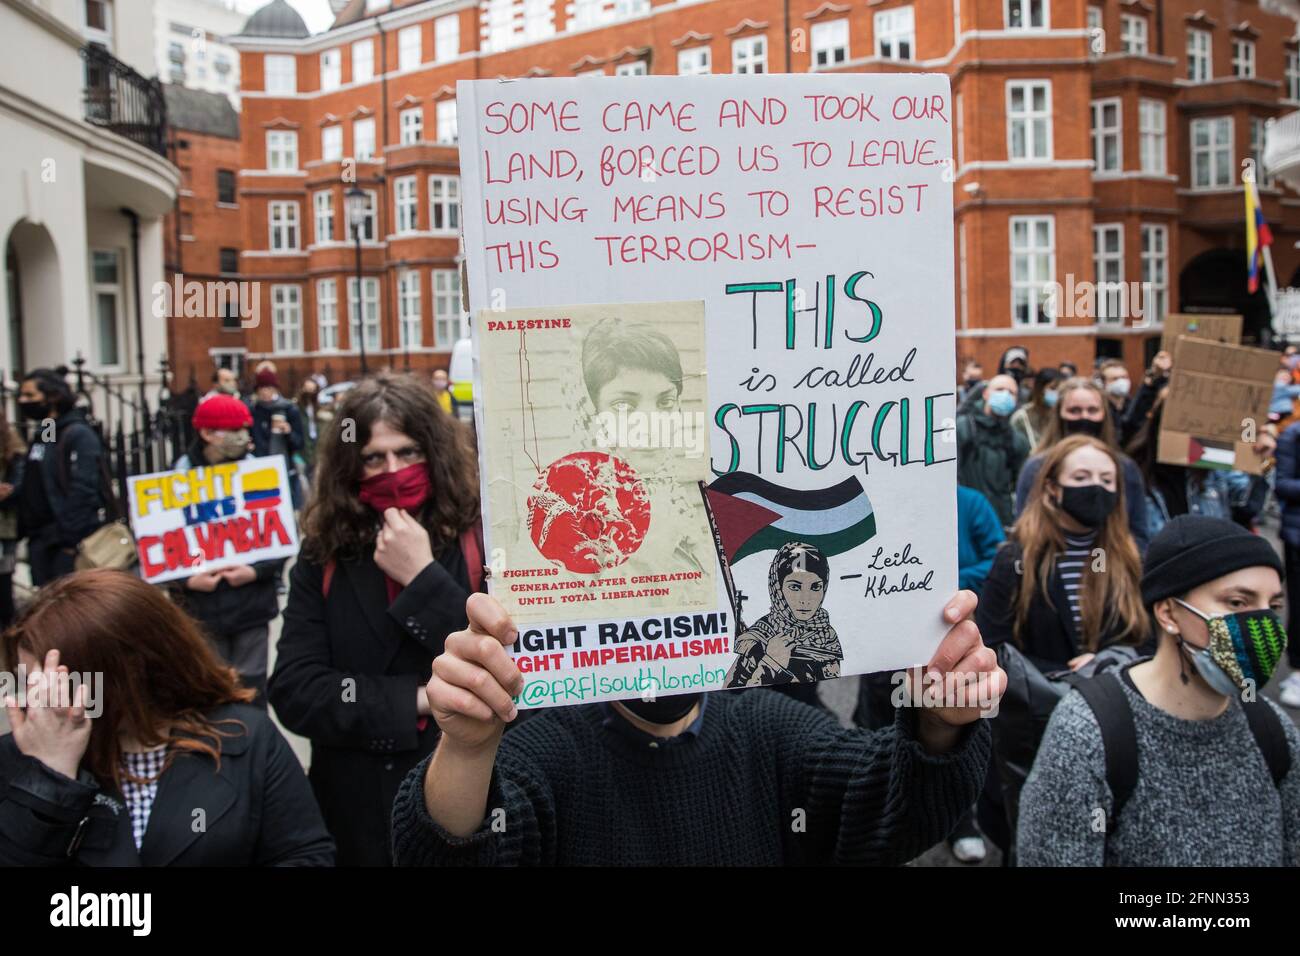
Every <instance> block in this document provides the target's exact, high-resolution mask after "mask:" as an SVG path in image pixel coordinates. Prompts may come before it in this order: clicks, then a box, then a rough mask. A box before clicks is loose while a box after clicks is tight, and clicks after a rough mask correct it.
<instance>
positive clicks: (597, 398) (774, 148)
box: [457, 74, 957, 707]
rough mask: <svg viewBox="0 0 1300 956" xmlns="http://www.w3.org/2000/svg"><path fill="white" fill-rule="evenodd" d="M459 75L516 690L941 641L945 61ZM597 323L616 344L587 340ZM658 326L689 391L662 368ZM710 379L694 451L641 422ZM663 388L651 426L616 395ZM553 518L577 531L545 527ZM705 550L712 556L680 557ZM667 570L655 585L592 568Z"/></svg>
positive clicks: (498, 542)
mask: <svg viewBox="0 0 1300 956" xmlns="http://www.w3.org/2000/svg"><path fill="white" fill-rule="evenodd" d="M457 94H458V115H459V116H460V117H461V128H460V135H461V141H460V151H461V174H462V197H463V206H464V218H463V223H464V238H465V249H466V254H467V259H468V261H467V282H468V295H469V304H470V310H471V314H472V315H473V316H474V322H473V324H474V358H475V362H474V365H475V394H476V396H479V397H480V399H481V401H480V402H479V404H478V406H477V408H476V416H477V426H478V432H479V436H480V478H481V482H482V491H483V502H484V509H485V510H484V526H485V534H486V538H487V541H486V543H487V549H488V556H489V560H490V561H491V563H492V568H493V573H492V576H491V579H490V588H491V591H492V593H493V594H494V595H496V596H497V597H498V598H499V599H501V600H503V602H505V603H507V605H508V606H513V607H514V608H515V613H517V614H519V615H520V617H519V621H518V623H519V632H520V634H519V639H518V641H517V642H516V644H515V646H514V649H513V650H514V655H515V659H516V662H517V663H518V665H519V668H520V670H521V671H522V672H523V674H524V678H525V685H524V689H523V691H522V693H521V695H520V698H519V703H520V706H522V707H536V706H550V705H562V704H576V703H582V702H589V701H593V700H601V699H616V698H628V697H643V696H647V695H664V694H673V693H682V692H689V691H697V690H715V689H719V688H724V687H744V686H755V685H759V684H772V683H783V682H788V681H813V680H819V679H823V678H829V677H835V676H840V675H845V674H859V673H864V672H869V671H879V670H893V669H898V668H903V667H910V666H915V665H920V664H924V663H926V662H927V661H928V660H929V658H930V656H931V655H932V653H933V651H934V649H935V647H936V646H937V645H938V642H939V641H940V639H941V638H942V635H943V633H944V631H945V626H944V624H943V623H942V621H941V619H940V613H941V609H942V607H943V605H944V603H945V602H946V601H947V599H948V598H949V597H950V596H951V595H952V594H953V592H955V591H956V589H957V566H956V541H955V537H956V535H955V528H956V488H955V484H956V482H955V478H956V445H955V442H954V437H955V436H954V435H953V419H954V417H955V414H956V407H955V396H954V389H953V383H954V382H955V380H956V369H955V355H954V335H953V331H954V328H953V326H954V311H953V232H952V230H953V225H952V185H951V182H950V181H949V180H950V179H951V177H950V176H945V172H946V171H947V170H948V169H949V168H950V167H951V160H950V157H951V155H952V145H951V144H952V100H951V94H950V90H949V85H948V80H947V78H946V77H944V76H939V75H928V74H927V75H915V74H896V75H886V74H834V75H810V76H785V75H783V76H761V75H760V76H703V77H645V78H636V79H630V78H624V77H618V78H613V77H610V78H601V77H591V78H581V79H577V78H575V79H554V80H552V79H544V80H529V81H528V82H526V83H523V82H512V81H507V82H500V81H467V82H461V83H460V84H459V85H458V88H457ZM566 319H567V320H568V322H567V324H565V322H564V320H566ZM701 320H702V326H703V335H702V339H703V344H702V347H699V346H697V345H696V344H695V343H698V341H699V333H698V332H696V331H692V329H693V324H694V323H698V322H700V321H701ZM538 323H541V324H538ZM554 323H558V324H554ZM602 323H604V325H602ZM602 328H603V329H604V332H603V333H602V334H606V335H609V336H611V337H617V338H618V339H619V344H618V346H617V347H616V348H613V349H612V350H610V353H609V356H608V358H607V359H606V360H605V362H604V364H603V365H602V364H600V363H596V362H594V361H593V360H591V359H590V358H589V359H588V360H587V361H584V357H583V354H582V352H583V344H584V339H585V341H586V342H590V341H591V339H590V337H591V336H594V335H596V334H597V331H596V330H597V329H602ZM652 332H657V333H659V336H655V335H652V334H650V333H652ZM638 336H639V337H640V338H641V339H642V341H639V342H632V343H628V342H626V341H624V340H625V339H628V338H631V339H636V338H638ZM663 340H666V341H667V343H669V344H670V345H671V349H670V348H668V347H667V346H665V344H664V341H663ZM697 348H698V351H697ZM535 349H551V350H553V354H554V355H555V358H554V360H550V361H548V360H545V359H543V360H542V361H539V360H538V352H536V351H534V350H535ZM672 349H675V350H676V351H677V352H678V354H679V356H680V363H681V367H682V371H681V375H682V390H681V393H680V398H678V397H676V396H675V394H670V393H675V392H676V383H675V382H674V381H673V376H674V374H675V372H673V373H671V374H668V375H666V376H665V375H663V374H662V373H663V370H664V368H666V367H667V368H672V367H673V363H672V362H671V361H668V362H665V360H664V359H663V356H664V355H665V354H666V353H668V352H669V351H671V350H672ZM697 356H699V357H701V358H699V359H697ZM696 361H699V366H698V367H693V365H692V363H694V362H696ZM589 375H590V376H591V378H592V380H591V381H590V382H589V381H588V376H589ZM656 376H658V377H657V378H656ZM665 381H667V382H669V383H671V386H672V387H671V389H670V388H669V387H668V386H667V385H665V384H664V383H665ZM610 382H614V383H615V385H616V387H618V386H620V385H621V386H624V391H625V392H628V393H629V396H627V397H625V398H624V399H623V400H622V404H612V405H611V404H609V403H608V401H607V399H606V397H605V396H604V395H603V392H604V391H605V390H606V387H607V385H608V383H610ZM656 387H658V392H656V391H655V389H656ZM692 388H698V392H696V393H694V394H692V392H691V389H692ZM655 395H662V396H663V401H664V405H663V407H659V406H658V404H657V402H658V399H656V398H654V396H655ZM696 395H702V396H703V399H702V405H703V407H702V409H699V410H701V411H703V414H704V423H705V426H706V433H705V435H704V436H703V437H702V438H699V439H696V438H694V437H692V439H691V440H693V441H698V442H700V447H701V448H702V455H703V458H702V466H701V460H700V459H694V458H691V457H690V455H689V453H688V452H687V451H686V449H685V448H684V447H668V448H665V447H653V446H654V444H655V442H659V443H660V444H662V442H663V441H664V438H663V437H662V436H663V435H667V436H670V441H671V442H677V441H678V439H680V443H681V445H682V446H685V445H686V444H687V436H686V435H685V433H684V432H685V429H686V427H687V423H688V422H689V423H690V425H691V426H692V427H693V425H694V418H693V416H694V414H695V412H696V410H697V406H698V404H699V402H700V400H699V399H698V398H697V397H695V396H696ZM652 402H653V403H655V406H656V410H657V411H660V412H666V413H669V414H671V413H673V412H675V411H680V412H682V413H683V420H682V424H681V426H680V429H679V430H676V431H675V430H673V429H671V428H669V429H665V430H663V431H656V430H654V429H647V430H646V432H647V434H652V435H658V436H660V437H658V438H652V439H650V443H651V447H641V444H642V442H643V439H641V438H638V437H635V436H634V435H633V434H632V433H631V431H624V432H621V433H620V432H619V428H620V425H619V423H618V416H619V414H620V412H623V413H627V412H629V411H632V410H633V409H634V407H635V409H640V408H642V407H643V403H645V405H648V404H650V403H652ZM524 407H528V408H529V412H528V415H527V416H521V414H520V412H521V409H522V408H524ZM502 416H504V420H499V418H500V417H502ZM534 417H535V420H533V418H534ZM524 418H528V419H529V420H528V421H527V422H524V420H523V419H524ZM611 429H612V431H613V435H612V436H611V434H610V431H611ZM543 446H544V448H545V450H543ZM566 456H567V457H578V458H583V456H586V457H585V460H583V461H581V462H580V463H579V464H578V466H577V467H576V468H574V469H570V472H569V474H568V475H567V476H564V477H563V480H562V482H561V484H563V482H569V483H570V484H572V485H576V486H578V487H580V488H586V487H588V486H590V487H592V488H594V489H595V490H594V491H593V493H592V494H590V495H588V496H587V497H586V498H582V499H579V497H577V496H575V495H573V494H570V493H566V492H565V491H564V489H563V487H559V488H557V487H556V486H555V484H554V482H553V480H552V478H551V468H552V466H553V464H554V463H555V462H557V461H563V460H564V459H565V458H566ZM596 456H599V457H596ZM656 456H657V457H656ZM632 459H635V460H637V461H643V462H651V464H648V465H647V466H646V467H647V468H649V469H650V470H651V473H653V472H654V469H655V468H656V467H658V468H661V469H663V470H664V475H665V478H664V481H663V487H662V488H660V489H657V491H658V496H656V492H655V490H648V491H647V492H646V493H645V494H644V495H642V494H640V493H639V492H637V491H636V487H635V486H636V480H639V478H638V479H633V477H632V473H633V472H635V473H636V475H637V476H639V475H640V472H641V467H640V466H638V465H634V464H633V463H632ZM655 461H658V462H659V464H658V466H656V465H655V464H653V462H655ZM620 463H623V464H626V465H628V466H630V467H628V469H627V470H626V471H623V470H621V467H620ZM592 476H596V477H595V479H593V477H592ZM697 478H698V480H697ZM692 484H694V486H695V489H696V491H697V492H698V494H699V497H700V502H701V506H700V507H699V508H697V507H696V506H695V505H694V503H693V502H691V501H690V494H689V492H690V489H691V487H692ZM539 485H540V487H539ZM611 488H613V489H616V490H615V493H611V492H610V489H611ZM629 488H630V489H631V493H627V492H628V489H629ZM619 492H623V496H622V497H620V494H619ZM530 501H531V502H533V504H532V505H529V502H530ZM642 502H644V511H645V512H646V514H645V515H641V519H640V520H645V521H647V522H648V523H647V525H646V527H647V529H649V530H648V531H646V532H640V531H638V529H637V520H638V515H639V514H640V512H641V509H642V504H641V503H642ZM663 502H667V503H666V504H664V503H663ZM539 503H540V504H541V506H539ZM503 508H504V509H505V510H504V512H503V511H502V509H503ZM664 509H667V510H668V513H669V515H670V519H669V521H668V522H667V524H668V526H669V528H670V529H672V530H671V532H670V533H669V535H668V537H667V538H665V539H664V540H663V541H661V542H659V543H658V544H656V546H655V548H654V549H653V552H651V553H652V554H654V555H656V557H655V559H654V561H653V563H654V564H656V565H657V567H656V568H655V569H654V570H651V571H650V572H649V574H648V575H647V574H643V573H641V572H640V570H638V571H637V573H636V574H635V575H633V574H632V573H630V572H628V571H627V566H628V565H630V564H631V563H632V562H633V561H634V560H635V559H636V557H637V553H631V554H629V552H631V550H632V549H631V542H632V541H634V540H636V539H638V538H640V539H643V544H641V545H640V547H650V544H651V535H652V534H653V533H654V532H653V529H654V527H655V524H654V523H655V520H656V518H657V516H658V515H659V514H660V513H661V511H662V510H664ZM674 509H676V510H674ZM575 511H576V512H579V513H575ZM548 520H549V521H551V522H552V524H551V526H550V527H551V528H552V529H554V528H556V527H557V525H558V526H559V527H560V528H561V529H562V532H563V538H562V540H560V539H554V540H557V541H559V542H560V543H559V545H558V546H557V547H556V548H554V549H553V550H552V553H550V554H547V553H545V552H544V551H542V550H541V549H539V547H538V543H537V542H538V540H539V537H538V536H539V535H540V532H541V531H542V530H543V529H545V527H546V522H547V521H548ZM629 526H630V531H629ZM611 527H612V528H614V529H616V530H617V531H618V533H620V534H622V535H624V542H623V543H622V544H620V545H619V546H617V547H614V546H612V545H611V544H610V543H609V542H607V541H605V540H604V537H607V536H608V534H610V533H612V532H610V530H609V529H610V528H611ZM702 534H705V535H707V538H708V539H711V550H710V549H709V548H708V547H704V548H701V546H700V543H699V538H700V537H701V535H702ZM545 540H546V541H547V542H548V543H550V542H551V541H552V540H553V539H551V538H550V537H547V538H546V539H545ZM702 552H703V554H702ZM638 553H639V552H638ZM651 553H648V554H647V557H650V554H651ZM662 555H666V556H662ZM574 556H577V557H578V559H579V560H574ZM624 557H625V560H623V558H624ZM583 560H585V561H586V564H585V566H583V565H582V563H581V562H582V561H583ZM710 561H711V562H712V568H709V564H710ZM695 562H699V563H700V564H702V565H703V567H700V568H696V570H698V571H699V572H700V573H699V576H698V577H697V578H694V579H692V580H691V581H689V582H687V581H685V579H683V578H681V577H679V575H682V574H683V573H685V572H687V571H688V570H689V569H691V568H693V567H694V565H695ZM548 565H549V567H548ZM611 565H613V566H612V567H611ZM655 575H662V576H665V577H667V578H671V579H673V580H668V581H661V582H655V581H650V580H646V579H647V578H652V577H654V576H655ZM634 576H635V577H637V578H638V579H640V580H639V581H638V582H637V583H636V584H635V585H634V583H633V581H632V578H633V577H634ZM607 577H613V578H616V579H624V578H626V583H625V584H624V583H619V584H611V585H608V586H606V585H605V584H603V583H601V581H602V579H604V578H607ZM552 584H553V585H555V586H554V587H551V585H552ZM686 584H689V585H690V586H689V587H687V586H685V585H686ZM521 585H526V586H527V587H520V586H521ZM539 585H540V587H539ZM657 587H664V588H666V589H667V590H668V591H669V595H658V596H656V595H655V594H654V593H646V594H639V595H636V596H634V597H632V598H630V599H625V598H621V597H606V596H605V595H606V594H607V593H609V594H617V593H618V592H619V591H627V590H631V591H633V592H638V591H649V592H653V590H654V589H655V588H657ZM593 592H594V594H595V597H596V599H595V600H591V601H589V600H586V599H585V598H581V599H575V597H576V595H578V594H592V593H593ZM710 592H711V593H710ZM566 595H567V596H568V599H566ZM525 597H528V598H533V597H548V598H554V600H552V601H546V602H544V603H529V604H526V605H525V604H523V603H522V601H523V599H524V598H525ZM657 597H667V598H668V600H667V601H664V602H657Z"/></svg>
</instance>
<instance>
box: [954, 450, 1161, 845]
mask: <svg viewBox="0 0 1300 956" xmlns="http://www.w3.org/2000/svg"><path fill="white" fill-rule="evenodd" d="M1120 480H1121V479H1120V464H1119V460H1118V458H1117V456H1116V453H1115V452H1113V451H1112V450H1111V449H1110V448H1109V447H1108V446H1107V445H1106V444H1105V443H1104V442H1102V441H1101V440H1100V439H1097V438H1093V437H1092V436H1090V435H1071V436H1070V437H1069V438H1065V439H1062V440H1061V441H1059V442H1057V444H1056V445H1054V446H1053V447H1052V449H1051V450H1050V451H1049V452H1047V454H1046V455H1044V456H1043V459H1042V467H1041V468H1039V469H1038V474H1037V477H1036V478H1035V481H1034V487H1033V489H1032V490H1031V492H1030V494H1029V496H1028V504H1027V505H1026V506H1025V510H1024V512H1023V513H1022V514H1021V515H1020V517H1019V518H1018V519H1017V521H1016V524H1015V526H1014V527H1013V528H1012V531H1011V537H1010V540H1009V543H1008V544H1007V546H1005V547H1004V548H1002V550H1000V551H999V552H998V555H997V557H996V558H995V559H994V561H993V567H992V569H991V570H990V571H989V576H988V578H987V580H986V581H985V582H984V590H983V591H982V592H981V594H980V604H979V610H978V612H977V614H976V621H977V622H978V624H979V627H980V631H981V633H983V634H984V635H985V640H986V641H987V642H988V644H989V646H991V647H995V648H1000V647H1001V646H1002V645H1010V646H1011V647H1013V648H1014V649H1015V651H1017V652H1018V653H1019V654H1020V655H1021V656H1023V657H1024V658H1025V660H1026V661H1027V666H1028V667H1033V668H1037V669H1038V671H1040V672H1041V673H1043V674H1049V673H1052V672H1055V671H1062V670H1066V669H1069V670H1074V671H1077V670H1079V669H1080V668H1083V667H1085V666H1086V665H1087V664H1089V662H1090V661H1091V660H1092V659H1093V658H1094V657H1095V656H1096V654H1097V653H1098V652H1099V651H1101V650H1102V649H1104V648H1110V647H1126V648H1127V647H1131V646H1136V645H1137V644H1140V643H1141V642H1142V641H1143V640H1145V639H1146V636H1147V633H1148V621H1147V614H1146V611H1145V609H1144V608H1143V607H1142V602H1141V597H1140V593H1139V578H1140V575H1141V558H1140V557H1139V556H1138V552H1137V546H1136V545H1135V544H1134V542H1133V538H1132V535H1130V534H1129V530H1128V523H1127V520H1126V517H1125V511H1124V507H1123V505H1124V491H1123V490H1122V486H1121V484H1120ZM999 653H1000V654H1006V653H1011V652H1010V651H1001V650H999ZM1135 653H1136V652H1132V651H1127V652H1126V654H1125V656H1132V655H1134V654H1135ZM1008 666H1010V665H1008ZM998 719H1000V720H1001V719H1004V718H1003V717H999V718H998ZM1021 756H1023V755H1021V754H1014V755H1013V754H1011V753H1010V752H1009V751H1006V750H1004V749H1002V748H1000V749H999V757H1000V758H1002V759H1003V760H1004V761H1006V762H1008V763H1009V765H1012V766H1019V765H1020V764H1021V761H1020V760H1019V759H1018V758H1019V757H1021ZM1024 765H1025V766H1028V764H1027V763H1025V764H1024ZM979 821H980V827H981V828H982V829H983V830H984V832H985V834H986V835H988V836H989V837H990V838H991V839H992V840H993V841H994V842H995V843H997V844H998V846H1000V847H1001V848H1002V849H1003V850H1004V851H1005V850H1006V849H1007V848H1008V846H1009V845H1010V842H1011V838H1012V836H1013V833H1012V831H1011V830H1010V825H1011V824H1010V821H1008V813H1007V808H1006V807H1005V806H1004V804H1003V800H1002V782H1001V780H1000V778H999V775H998V773H997V772H996V769H991V771H990V774H989V785H988V786H987V787H986V788H985V792H984V794H983V795H982V796H981V799H980V805H979Z"/></svg>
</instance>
